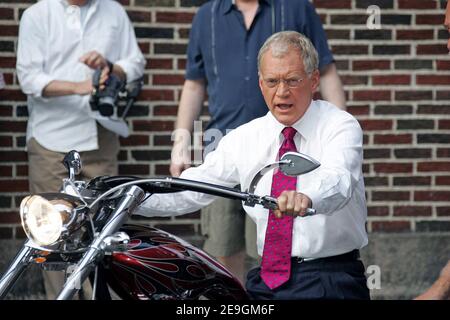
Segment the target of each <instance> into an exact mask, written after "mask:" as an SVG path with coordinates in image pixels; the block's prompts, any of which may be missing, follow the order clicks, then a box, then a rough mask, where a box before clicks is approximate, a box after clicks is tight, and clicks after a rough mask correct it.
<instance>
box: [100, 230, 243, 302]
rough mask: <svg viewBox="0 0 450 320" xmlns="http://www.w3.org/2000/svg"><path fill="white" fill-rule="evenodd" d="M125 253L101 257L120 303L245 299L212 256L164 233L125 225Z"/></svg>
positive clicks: (234, 282) (238, 287) (106, 274)
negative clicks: (124, 300)
mask: <svg viewBox="0 0 450 320" xmlns="http://www.w3.org/2000/svg"><path fill="white" fill-rule="evenodd" d="M121 231H123V232H126V233H127V234H128V235H129V237H130V242H129V243H128V245H127V249H126V250H125V251H122V252H119V251H117V252H113V253H112V255H111V256H110V257H107V258H106V259H105V264H104V266H105V268H104V270H105V276H106V281H107V283H108V284H109V285H110V287H111V288H112V289H113V290H114V291H115V292H116V293H117V294H118V295H119V296H120V297H121V298H122V299H138V300H178V299H185V300H190V299H198V298H200V297H205V298H207V299H218V300H243V299H244V300H245V299H248V296H247V294H246V292H245V290H244V288H243V287H242V285H241V284H240V282H239V281H238V280H237V279H236V278H235V277H234V276H233V275H232V274H231V273H230V272H229V271H227V270H226V269H225V268H224V267H223V266H222V265H220V264H219V263H218V262H217V261H216V260H215V259H214V258H212V257H211V256H209V255H208V254H207V253H205V252H204V251H202V250H200V249H198V248H196V247H194V246H192V245H191V244H189V243H188V242H186V241H184V240H182V239H180V238H178V237H176V236H174V235H172V234H170V233H167V232H165V231H162V230H159V229H155V228H151V227H146V226H141V225H125V226H123V227H122V228H121Z"/></svg>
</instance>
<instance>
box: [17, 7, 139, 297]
mask: <svg viewBox="0 0 450 320" xmlns="http://www.w3.org/2000/svg"><path fill="white" fill-rule="evenodd" d="M16 67H17V76H18V79H19V82H20V86H21V89H22V91H23V92H24V93H25V94H26V95H27V105H28V114H29V119H28V126H27V137H26V141H27V152H28V161H29V168H28V175H29V187H30V192H31V193H41V192H55V191H58V190H59V188H60V186H61V182H62V179H63V178H65V177H66V176H67V172H66V170H65V168H64V166H63V164H62V163H61V160H62V159H63V157H64V153H66V152H68V151H70V150H73V149H75V150H77V151H79V152H81V157H82V159H83V171H82V173H81V178H82V179H91V178H93V177H95V176H99V175H117V173H118V165H117V154H118V152H119V139H118V135H117V133H121V135H124V136H126V135H127V134H128V132H127V131H128V128H126V125H125V123H124V122H122V123H119V121H114V120H113V119H111V118H108V117H102V116H100V115H99V114H98V113H96V112H93V111H92V110H91V107H90V104H89V100H90V97H91V93H92V92H93V89H94V87H93V84H92V76H93V73H94V71H95V70H101V71H100V72H101V74H100V78H99V79H98V80H99V83H98V84H99V87H98V89H99V90H106V89H108V88H107V87H108V82H107V80H108V78H110V76H111V75H114V76H115V77H117V78H119V79H121V80H122V81H123V82H131V81H134V80H136V79H139V78H140V77H142V75H143V72H144V67H145V59H144V57H143V55H142V52H141V51H140V49H139V47H138V44H137V41H136V36H135V33H134V29H133V26H132V24H131V22H130V20H129V18H128V15H127V13H126V12H125V10H124V8H123V7H122V6H121V5H120V4H119V3H118V2H116V1H112V0H42V1H39V2H38V3H36V4H34V5H32V6H31V7H29V8H28V9H27V10H25V12H24V13H23V16H22V19H21V22H20V29H19V38H18V50H17V66H16ZM118 123H119V125H118ZM124 127H125V130H124ZM58 278H60V280H62V277H58ZM44 282H45V287H46V293H47V298H49V299H51V298H54V297H55V295H56V294H57V292H58V291H57V290H59V289H60V288H61V287H60V286H59V287H58V286H56V282H58V281H47V280H46V281H44ZM60 284H61V283H59V285H60Z"/></svg>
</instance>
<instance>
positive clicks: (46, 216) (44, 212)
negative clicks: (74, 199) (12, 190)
mask: <svg viewBox="0 0 450 320" xmlns="http://www.w3.org/2000/svg"><path fill="white" fill-rule="evenodd" d="M73 208H74V206H73V204H72V203H71V202H68V201H65V200H62V199H53V200H48V199H45V198H44V197H42V196H39V195H33V196H28V197H26V198H24V199H23V200H22V202H21V204H20V218H21V220H22V226H23V228H24V230H25V233H26V234H27V236H28V238H30V239H31V240H32V241H33V242H35V243H36V244H38V245H40V246H49V245H52V244H54V243H55V242H57V241H58V240H59V238H60V237H61V233H62V231H63V229H64V228H63V226H64V223H65V222H67V220H68V219H69V217H70V214H71V212H72V210H73Z"/></svg>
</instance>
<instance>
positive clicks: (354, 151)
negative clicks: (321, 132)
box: [299, 117, 363, 214]
mask: <svg viewBox="0 0 450 320" xmlns="http://www.w3.org/2000/svg"><path fill="white" fill-rule="evenodd" d="M327 131H328V132H329V133H330V134H329V135H328V137H325V138H324V141H322V144H323V150H325V151H324V153H323V155H322V157H321V161H320V162H321V166H320V167H319V168H318V169H316V170H314V171H312V172H311V173H308V175H305V177H304V178H303V179H302V181H303V183H301V184H300V190H299V192H302V193H304V194H306V195H307V196H308V197H309V198H310V199H311V200H312V203H313V208H315V209H316V210H317V213H320V214H332V213H333V212H334V211H337V210H339V209H340V208H342V207H343V206H345V204H346V203H347V202H348V201H349V200H350V198H351V197H352V195H353V192H354V190H355V188H357V187H358V185H359V183H360V182H361V179H363V176H362V170H361V166H362V161H363V147H362V130H361V127H360V126H359V123H358V122H357V121H356V120H355V119H353V118H350V117H349V118H347V119H346V120H345V121H344V122H340V123H338V125H336V124H335V125H333V126H332V128H329V129H328V130H327Z"/></svg>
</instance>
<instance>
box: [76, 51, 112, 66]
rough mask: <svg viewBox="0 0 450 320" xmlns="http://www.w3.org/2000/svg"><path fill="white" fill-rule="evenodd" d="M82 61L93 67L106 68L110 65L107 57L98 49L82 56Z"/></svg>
mask: <svg viewBox="0 0 450 320" xmlns="http://www.w3.org/2000/svg"><path fill="white" fill-rule="evenodd" d="M80 62H82V63H84V64H85V65H87V66H88V67H89V68H91V69H98V68H102V69H103V68H105V67H106V66H108V62H107V61H106V59H105V58H104V57H103V56H102V55H101V54H100V53H98V52H97V51H90V52H88V53H85V54H84V55H82V56H81V58H80Z"/></svg>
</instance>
